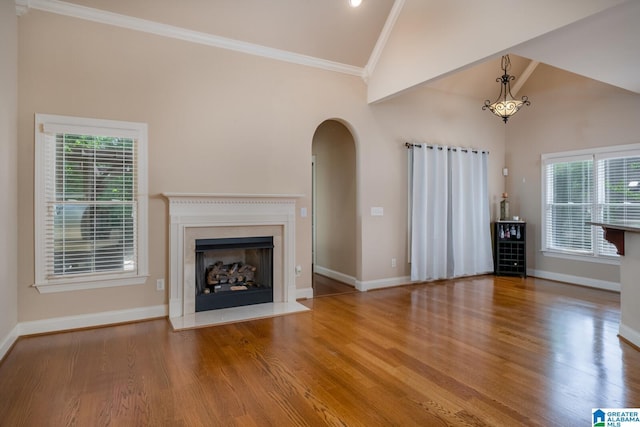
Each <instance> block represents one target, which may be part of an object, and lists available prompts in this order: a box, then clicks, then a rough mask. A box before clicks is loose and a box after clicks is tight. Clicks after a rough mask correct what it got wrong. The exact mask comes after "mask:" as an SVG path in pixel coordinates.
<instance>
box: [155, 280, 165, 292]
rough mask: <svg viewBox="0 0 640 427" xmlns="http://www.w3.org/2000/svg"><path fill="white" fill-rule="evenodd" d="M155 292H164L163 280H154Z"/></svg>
mask: <svg viewBox="0 0 640 427" xmlns="http://www.w3.org/2000/svg"><path fill="white" fill-rule="evenodd" d="M156 291H164V279H158V280H156Z"/></svg>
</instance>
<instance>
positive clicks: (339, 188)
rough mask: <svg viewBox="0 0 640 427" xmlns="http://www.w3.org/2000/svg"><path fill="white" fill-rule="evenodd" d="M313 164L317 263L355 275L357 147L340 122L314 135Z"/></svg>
mask: <svg viewBox="0 0 640 427" xmlns="http://www.w3.org/2000/svg"><path fill="white" fill-rule="evenodd" d="M312 147H313V148H312V152H313V155H314V156H315V164H316V186H315V190H316V199H315V201H316V207H315V210H314V211H315V214H316V250H317V253H316V263H317V264H316V265H317V266H318V267H323V268H327V269H329V270H331V271H334V272H338V273H342V274H345V275H347V276H350V277H353V278H355V277H356V274H357V270H356V238H357V237H356V224H357V221H356V150H355V143H354V140H353V136H352V135H351V132H349V130H348V129H347V128H346V127H345V126H344V125H343V124H342V123H340V122H338V121H335V120H328V121H326V122H324V123H322V124H321V125H320V126H319V127H318V129H317V130H316V132H315V134H314V136H313V145H312Z"/></svg>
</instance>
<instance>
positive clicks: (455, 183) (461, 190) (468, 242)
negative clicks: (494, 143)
mask: <svg viewBox="0 0 640 427" xmlns="http://www.w3.org/2000/svg"><path fill="white" fill-rule="evenodd" d="M487 157H488V154H487V153H486V152H484V153H482V152H477V153H474V152H472V151H471V150H465V149H460V148H458V149H456V150H451V151H449V160H450V162H449V164H450V170H451V180H450V182H451V185H450V197H451V253H452V261H453V263H452V264H453V265H452V270H453V271H451V272H450V275H451V276H452V277H458V276H470V275H474V274H484V273H488V272H490V271H493V256H492V254H491V223H490V219H489V218H490V212H489V194H488V189H487Z"/></svg>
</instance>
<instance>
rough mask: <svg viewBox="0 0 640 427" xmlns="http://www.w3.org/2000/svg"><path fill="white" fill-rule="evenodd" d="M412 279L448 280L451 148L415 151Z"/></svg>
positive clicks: (417, 149) (423, 148)
mask: <svg viewBox="0 0 640 427" xmlns="http://www.w3.org/2000/svg"><path fill="white" fill-rule="evenodd" d="M412 184H413V191H412V206H413V209H412V213H411V217H412V219H413V220H412V224H411V230H412V238H411V280H435V279H442V278H445V277H447V258H448V257H447V251H448V247H449V239H448V237H447V229H448V217H449V204H448V202H447V199H448V196H447V191H448V188H449V174H448V172H447V149H446V148H444V147H433V148H428V147H427V146H426V145H422V146H421V148H417V147H416V148H414V149H413V180H412Z"/></svg>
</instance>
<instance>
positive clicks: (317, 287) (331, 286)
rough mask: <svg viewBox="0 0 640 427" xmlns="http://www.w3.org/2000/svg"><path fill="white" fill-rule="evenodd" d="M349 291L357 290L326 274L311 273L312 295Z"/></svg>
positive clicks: (321, 295)
mask: <svg viewBox="0 0 640 427" xmlns="http://www.w3.org/2000/svg"><path fill="white" fill-rule="evenodd" d="M349 292H358V290H357V289H356V288H355V287H353V286H351V285H347V284H346V283H342V282H338V281H337V280H333V279H331V278H329V277H327V276H323V275H321V274H318V273H314V274H313V296H314V297H323V296H327V295H338V294H346V293H349Z"/></svg>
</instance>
